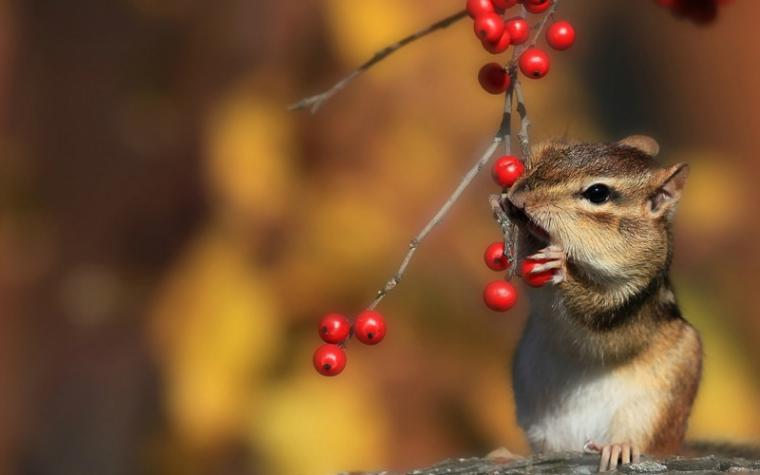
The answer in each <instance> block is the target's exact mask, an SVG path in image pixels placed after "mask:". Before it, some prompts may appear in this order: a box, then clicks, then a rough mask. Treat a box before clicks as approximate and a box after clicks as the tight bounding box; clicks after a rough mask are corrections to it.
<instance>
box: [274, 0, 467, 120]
mask: <svg viewBox="0 0 760 475" xmlns="http://www.w3.org/2000/svg"><path fill="white" fill-rule="evenodd" d="M466 16H467V11H466V10H461V11H459V12H457V13H454V14H453V15H449V16H447V17H446V18H443V19H442V20H438V21H437V22H435V23H433V24H432V25H429V26H427V27H426V28H423V29H421V30H419V31H417V32H415V33H412V34H411V35H409V36H407V37H405V38H402V39H400V40H399V41H397V42H395V43H393V44H390V45H388V46H386V47H385V48H383V49H381V50H379V51H377V52H376V53H375V54H374V55H372V57H371V58H370V59H368V60H367V61H366V62H364V63H363V64H362V65H361V66H359V67H358V68H356V69H354V70H353V71H351V72H350V73H348V74H347V75H346V76H344V77H343V78H342V79H341V80H339V81H338V82H336V83H335V84H334V85H333V86H332V87H330V88H329V89H327V90H326V91H324V92H321V93H319V94H315V95H313V96H310V97H306V98H304V99H301V100H300V101H298V102H296V103H294V104H291V105H290V106H288V110H289V111H297V110H303V109H307V108H308V109H310V112H311V113H312V114H315V113H316V112H317V111H318V110H319V108H320V107H321V106H322V104H324V103H325V101H327V100H328V99H330V98H331V97H332V96H334V95H335V94H337V93H338V92H340V91H341V90H342V89H344V88H345V87H346V86H347V85H348V83H350V82H351V81H352V80H354V79H355V78H356V76H358V75H360V74H361V73H363V72H364V71H366V70H368V69H369V68H371V67H372V66H374V65H375V64H377V63H379V62H380V61H382V60H384V59H385V58H387V57H388V56H390V55H391V54H393V53H395V52H396V51H398V50H399V49H401V48H403V47H404V46H406V45H408V44H409V43H411V42H413V41H416V40H418V39H420V38H422V37H424V36H427V35H429V34H430V33H433V32H434V31H437V30H441V29H443V28H446V27H448V26H450V25H452V24H454V23H456V22H458V21H459V20H461V19H462V18H464V17H466Z"/></svg>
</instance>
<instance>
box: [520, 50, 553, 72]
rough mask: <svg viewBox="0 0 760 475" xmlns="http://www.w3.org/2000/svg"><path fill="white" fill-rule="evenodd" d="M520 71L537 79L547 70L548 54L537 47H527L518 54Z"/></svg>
mask: <svg viewBox="0 0 760 475" xmlns="http://www.w3.org/2000/svg"><path fill="white" fill-rule="evenodd" d="M519 63H520V71H522V72H523V74H525V75H526V76H528V77H529V78H533V79H539V78H542V77H544V76H546V74H547V73H548V72H549V55H548V54H546V52H544V51H543V50H540V49H538V48H528V49H527V50H525V52H524V53H523V54H521V55H520V61H519Z"/></svg>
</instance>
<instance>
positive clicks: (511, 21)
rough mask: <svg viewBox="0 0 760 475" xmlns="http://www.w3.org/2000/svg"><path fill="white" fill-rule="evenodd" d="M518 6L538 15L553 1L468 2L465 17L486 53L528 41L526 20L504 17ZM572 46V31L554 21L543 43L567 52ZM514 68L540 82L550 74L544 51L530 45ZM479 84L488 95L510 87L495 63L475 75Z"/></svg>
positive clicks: (507, 76) (506, 75)
mask: <svg viewBox="0 0 760 475" xmlns="http://www.w3.org/2000/svg"><path fill="white" fill-rule="evenodd" d="M518 3H521V4H522V6H523V7H524V8H525V10H526V11H527V12H530V13H534V14H538V13H544V12H545V11H546V10H548V9H549V8H550V7H551V5H552V0H467V13H468V14H469V15H470V17H472V19H473V25H474V28H475V35H476V36H477V37H478V38H479V39H480V42H481V43H482V44H483V48H484V49H485V50H486V51H488V52H489V53H492V54H500V53H503V52H505V51H506V50H507V49H508V48H509V47H510V46H512V45H521V44H523V43H526V42H527V41H528V39H529V37H530V26H529V25H528V22H527V20H526V19H525V18H524V17H522V16H519V15H518V16H511V17H507V11H508V10H509V9H510V8H512V7H514V6H516V5H517V4H518ZM574 42H575V30H574V29H573V27H572V25H570V23H568V22H566V21H557V22H555V23H553V24H552V25H551V26H549V28H548V29H547V30H546V43H547V44H548V45H549V46H551V47H552V48H554V49H556V50H560V51H561V50H566V49H568V48H570V47H571V46H572V45H573V43H574ZM534 43H535V41H534ZM517 64H518V66H519V67H520V71H522V73H523V74H524V75H525V76H527V77H529V78H533V79H539V78H542V77H544V76H546V74H548V73H549V67H550V64H551V63H550V61H549V55H548V54H547V53H546V52H545V51H544V50H542V49H540V48H537V47H536V46H535V44H531V45H527V47H526V48H525V49H524V50H523V51H522V52H521V53H520V55H519V58H518V61H517ZM478 81H479V82H480V85H481V86H482V87H483V89H485V90H486V91H487V92H489V93H491V94H501V93H503V92H504V91H506V90H507V89H509V87H510V86H511V84H512V78H511V76H510V73H509V71H508V70H507V68H506V67H504V66H502V65H500V64H498V63H488V64H486V65H484V66H483V67H482V68H481V69H480V72H479V73H478Z"/></svg>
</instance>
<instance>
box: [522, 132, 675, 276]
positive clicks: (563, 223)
mask: <svg viewBox="0 0 760 475" xmlns="http://www.w3.org/2000/svg"><path fill="white" fill-rule="evenodd" d="M658 151H659V146H658V145H657V142H655V141H654V140H653V139H651V138H648V137H643V136H632V137H628V138H626V139H623V140H621V141H619V142H615V143H609V144H569V143H549V144H545V145H542V146H540V147H539V148H537V150H536V153H535V154H534V159H533V167H532V168H531V169H530V170H529V171H526V174H525V176H524V177H522V178H521V179H520V180H519V181H518V182H517V183H515V185H514V186H513V187H512V189H511V190H510V192H509V194H508V204H507V207H508V208H509V209H508V211H509V213H510V215H511V216H512V217H513V218H514V219H516V220H517V222H518V223H519V224H521V225H522V226H521V227H522V229H523V230H525V231H527V232H525V233H523V234H524V238H525V239H526V240H527V244H528V246H527V247H528V248H529V249H527V250H526V252H535V250H538V249H539V248H541V247H544V246H546V245H547V244H549V243H551V244H556V245H559V246H560V247H562V248H563V249H564V250H565V252H566V254H567V256H568V258H569V259H570V260H572V261H573V262H574V263H576V264H577V265H578V267H580V268H581V270H583V271H585V273H587V274H588V275H589V277H591V278H593V279H594V280H597V281H599V282H600V283H604V281H605V280H607V281H611V282H615V281H622V280H627V279H637V278H638V279H641V280H647V279H651V278H652V277H653V276H654V275H655V274H656V273H657V272H658V271H661V270H663V269H666V268H667V267H668V265H669V260H670V222H671V220H672V217H673V214H674V211H675V208H676V205H677V203H678V200H679V198H680V195H681V190H682V188H683V186H684V183H685V181H686V176H687V174H688V166H687V165H686V164H683V163H682V164H678V165H674V166H672V167H667V168H661V167H659V166H658V165H657V163H655V160H654V156H655V155H657V153H658ZM531 248H532V249H531Z"/></svg>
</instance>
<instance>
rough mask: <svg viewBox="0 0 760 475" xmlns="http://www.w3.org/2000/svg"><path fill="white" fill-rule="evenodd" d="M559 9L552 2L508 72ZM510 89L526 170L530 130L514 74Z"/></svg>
mask: <svg viewBox="0 0 760 475" xmlns="http://www.w3.org/2000/svg"><path fill="white" fill-rule="evenodd" d="M558 7H559V0H554V2H552V6H551V7H549V10H548V11H547V12H546V14H545V15H544V17H543V18H542V19H541V22H540V23H539V24H538V26H537V27H536V28H535V31H534V32H533V38H531V40H530V42H529V43H528V44H527V45H524V46H523V47H522V48H520V50H519V51H517V50H516V51H515V53H514V55H513V57H512V61H510V62H509V64H508V65H507V68H508V69H509V70H510V71H516V68H517V59H518V58H519V57H520V55H521V54H522V53H523V52H525V50H527V49H528V48H533V47H534V46H536V43H538V40H539V38H540V37H541V34H542V33H543V31H544V28H546V25H547V24H548V23H549V20H551V19H552V18H554V13H555V12H556V11H557V8H558ZM521 8H522V9H523V14H524V13H525V7H524V6H522V7H521ZM512 87H513V88H514V90H515V96H516V97H517V113H518V114H519V115H520V130H519V131H518V132H517V138H518V140H519V141H520V150H521V152H522V159H523V162H525V166H526V167H527V168H530V167H531V165H532V157H531V150H530V135H529V129H530V125H531V124H530V118H529V117H528V108H527V107H526V105H525V95H524V94H523V89H522V83H521V82H520V79H519V77H518V75H517V74H516V73H515V74H514V77H513V81H512Z"/></svg>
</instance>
